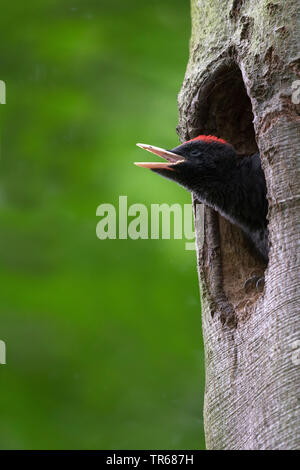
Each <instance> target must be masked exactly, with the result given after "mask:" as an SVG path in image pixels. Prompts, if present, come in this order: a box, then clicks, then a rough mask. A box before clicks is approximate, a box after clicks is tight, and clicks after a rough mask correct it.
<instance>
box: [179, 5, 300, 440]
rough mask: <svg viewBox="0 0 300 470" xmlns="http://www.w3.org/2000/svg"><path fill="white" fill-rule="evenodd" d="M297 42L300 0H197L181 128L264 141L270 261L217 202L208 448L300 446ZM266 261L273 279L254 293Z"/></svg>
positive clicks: (242, 150) (249, 142)
mask: <svg viewBox="0 0 300 470" xmlns="http://www.w3.org/2000/svg"><path fill="white" fill-rule="evenodd" d="M298 42H299V3H298V2H297V1H295V0H274V1H271V0H256V1H255V2H253V1H250V0H244V1H243V0H215V1H211V0H200V1H199V0H192V36H191V42H190V59H189V63H188V66H187V71H186V76H185V79H184V83H183V87H182V90H181V92H180V94H179V113H180V120H179V126H178V132H179V135H180V138H181V140H182V141H185V140H188V139H190V138H193V137H195V136H196V135H198V134H212V135H216V136H218V137H221V138H225V139H226V140H228V141H229V142H230V143H232V144H233V145H234V146H235V148H236V150H237V152H238V153H239V155H240V157H241V158H242V157H243V155H246V154H250V153H253V152H255V151H257V150H259V152H260V155H261V161H262V166H263V169H264V172H265V176H266V181H267V188H268V202H269V213H268V221H269V241H270V258H269V263H268V266H265V265H264V264H263V263H262V262H261V261H260V260H258V259H257V258H256V256H255V254H254V253H253V252H251V249H250V247H249V246H248V243H247V241H246V240H245V239H244V237H243V235H242V233H241V232H240V230H239V229H238V228H236V227H234V226H233V225H231V224H230V223H229V222H228V221H226V220H225V219H223V218H222V217H221V216H220V215H218V214H217V213H216V212H214V211H213V210H212V209H209V208H205V211H204V213H205V216H204V221H203V223H204V240H203V241H201V240H200V238H201V237H200V236H199V233H198V237H197V243H196V245H197V259H198V268H199V280H200V289H201V294H202V319H203V322H202V323H203V336H204V343H205V360H206V390H205V405H204V422H205V435H206V445H207V448H208V449H297V448H298V449H299V448H300V433H299V425H300V413H299V398H300V397H299V391H300V383H299V379H300V374H299V364H300V360H299V350H300V339H299V314H298V303H299V298H298V297H299V294H298V292H299V289H298V282H299V278H300V276H299V257H298V253H297V241H298V234H299V226H300V223H299V219H300V212H299V194H300V190H299V176H298V170H299V167H298V161H299V154H300V151H299V149H300V125H299V124H300V118H299V106H300V105H299V102H300V99H299V96H300V93H298V94H297V86H298V85H299V84H300V83H299V82H298V83H297V82H296V81H297V80H299V63H300V61H299V56H297V54H298ZM195 225H196V224H195ZM198 231H199V229H198ZM263 273H264V276H265V287H264V291H263V292H262V293H257V292H256V290H253V291H251V292H250V293H246V292H245V289H244V282H245V280H246V279H247V278H248V277H249V276H251V275H252V274H263ZM224 319H225V322H224Z"/></svg>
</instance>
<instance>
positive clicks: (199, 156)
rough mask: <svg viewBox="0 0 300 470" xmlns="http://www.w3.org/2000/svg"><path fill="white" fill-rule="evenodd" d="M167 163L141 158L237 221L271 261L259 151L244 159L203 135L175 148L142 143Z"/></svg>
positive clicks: (219, 140) (232, 220) (224, 143)
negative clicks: (167, 148)
mask: <svg viewBox="0 0 300 470" xmlns="http://www.w3.org/2000/svg"><path fill="white" fill-rule="evenodd" d="M137 145H138V146H139V147H141V148H143V149H145V150H148V151H149V152H152V153H154V154H155V155H158V156H160V157H163V158H164V159H165V160H167V161H166V162H153V163H150V162H149V163H148V162H143V163H141V162H139V163H138V162H136V163H135V165H137V166H141V167H144V168H150V169H151V170H152V171H154V172H155V173H158V174H159V175H161V176H164V177H165V178H168V179H170V180H172V181H175V182H176V183H178V184H180V185H181V186H183V187H184V188H186V189H187V190H188V191H190V192H191V193H193V194H194V196H195V197H196V198H197V199H198V200H199V201H200V202H202V203H204V204H206V205H208V206H210V207H212V208H213V209H215V210H216V211H218V212H219V213H220V214H221V215H222V216H224V217H225V218H226V219H228V220H229V221H230V222H231V223H233V224H235V225H238V226H239V227H240V228H241V229H242V230H243V232H244V233H245V234H246V236H247V238H248V239H249V240H250V242H251V243H252V245H253V246H254V248H255V249H256V251H257V252H258V254H259V255H260V257H262V258H263V260H264V261H265V262H267V261H268V251H269V247H268V230H267V212H268V202H267V198H266V193H267V190H266V181H265V177H264V173H263V170H262V168H261V162H260V157H259V154H258V153H256V154H254V155H249V156H246V157H243V158H239V157H238V156H237V154H236V152H235V150H234V148H233V146H232V145H231V144H229V143H228V142H226V141H225V140H223V139H218V138H217V137H214V136H205V135H199V136H198V137H196V138H195V139H192V140H189V141H187V142H184V143H183V144H181V145H179V146H178V147H175V148H173V149H172V150H170V151H169V150H165V149H161V148H158V147H154V146H152V145H146V144H137Z"/></svg>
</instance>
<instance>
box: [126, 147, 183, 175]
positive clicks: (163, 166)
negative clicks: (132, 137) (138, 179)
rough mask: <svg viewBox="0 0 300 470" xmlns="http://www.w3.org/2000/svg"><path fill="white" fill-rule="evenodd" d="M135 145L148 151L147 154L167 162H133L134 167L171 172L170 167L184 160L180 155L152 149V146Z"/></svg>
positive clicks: (157, 148) (158, 148) (156, 148)
mask: <svg viewBox="0 0 300 470" xmlns="http://www.w3.org/2000/svg"><path fill="white" fill-rule="evenodd" d="M136 145H137V146H138V147H140V148H141V149H144V150H148V152H151V153H154V154H155V155H158V156H159V157H162V158H164V159H165V160H167V162H168V163H164V162H134V164H135V165H136V166H141V167H143V168H150V169H160V170H173V169H172V166H174V165H177V164H178V163H181V162H184V160H185V159H184V158H183V157H182V156H181V155H177V154H176V153H173V152H170V151H169V150H165V149H161V148H160V147H154V146H153V145H148V144H136Z"/></svg>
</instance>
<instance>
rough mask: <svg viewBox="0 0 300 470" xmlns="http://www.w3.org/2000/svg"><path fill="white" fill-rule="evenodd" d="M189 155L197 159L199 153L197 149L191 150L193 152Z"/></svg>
mask: <svg viewBox="0 0 300 470" xmlns="http://www.w3.org/2000/svg"><path fill="white" fill-rule="evenodd" d="M190 155H191V156H192V157H198V155H199V152H198V150H197V149H193V150H191V152H190Z"/></svg>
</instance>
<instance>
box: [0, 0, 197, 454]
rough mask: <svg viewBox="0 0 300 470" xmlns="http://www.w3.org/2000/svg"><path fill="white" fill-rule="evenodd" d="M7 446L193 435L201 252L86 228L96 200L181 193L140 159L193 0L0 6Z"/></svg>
mask: <svg viewBox="0 0 300 470" xmlns="http://www.w3.org/2000/svg"><path fill="white" fill-rule="evenodd" d="M0 24H1V28H0V29H1V46H0V79H1V80H4V81H5V82H6V86H7V104H6V105H0V138H1V160H0V168H1V171H0V178H1V183H0V223H1V243H0V281H1V290H0V307H1V327H0V339H2V340H4V341H5V342H6V345H7V364H6V365H2V366H0V377H1V402H0V414H1V420H0V421H1V425H0V447H1V448H2V449H88V448H89V449H164V448H167V449H203V448H204V437H203V420H202V400H203V398H202V397H203V388H204V368H203V345H202V337H201V322H200V307H199V290H198V280H197V273H196V259H195V252H193V251H190V252H189V251H186V250H185V240H172V239H171V240H136V241H133V240H105V241H101V240H99V239H98V238H97V237H96V225H97V222H98V221H99V218H97V217H96V208H97V206H98V205H99V204H101V203H112V204H116V206H117V204H118V198H119V195H127V196H128V204H129V205H130V204H133V203H143V204H146V205H147V207H148V208H149V209H150V204H151V203H163V202H166V203H169V204H173V203H180V204H184V203H185V204H188V203H190V195H189V194H188V193H187V192H185V191H184V190H183V189H182V188H180V187H178V186H176V185H175V184H173V183H171V182H169V181H167V180H164V179H163V178H160V177H159V176H157V175H154V174H153V173H152V172H150V171H148V170H143V169H141V168H137V167H135V166H134V165H133V164H132V162H133V161H135V160H145V159H147V155H145V154H143V152H142V150H140V149H138V148H137V147H135V143H136V142H146V143H152V144H155V145H158V146H164V147H166V148H171V147H173V146H175V145H177V144H178V137H177V135H176V132H175V127H176V124H177V103H176V97H177V94H178V91H179V89H180V86H181V83H182V80H183V77H184V72H185V68H186V63H187V59H188V41H189V36H190V5H189V2H188V1H187V0H154V1H151V2H146V1H141V0H139V1H138V0H127V1H125V0H97V1H96V0H72V1H71V0H59V1H54V0H43V2H41V1H40V0H28V1H27V2H23V3H21V2H17V3H16V2H6V3H5V5H2V6H1V18H0Z"/></svg>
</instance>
